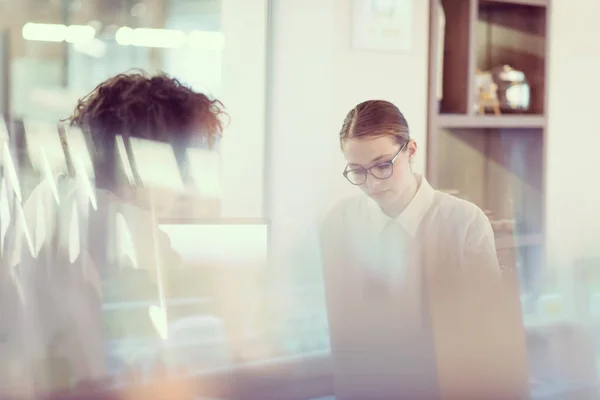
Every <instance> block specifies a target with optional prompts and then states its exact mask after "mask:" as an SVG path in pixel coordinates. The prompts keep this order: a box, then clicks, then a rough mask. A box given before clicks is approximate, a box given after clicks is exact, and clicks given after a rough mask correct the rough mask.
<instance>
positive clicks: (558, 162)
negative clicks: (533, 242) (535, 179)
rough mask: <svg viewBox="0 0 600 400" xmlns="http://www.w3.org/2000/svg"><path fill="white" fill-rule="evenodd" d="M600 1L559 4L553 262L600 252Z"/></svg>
mask: <svg viewBox="0 0 600 400" xmlns="http://www.w3.org/2000/svg"><path fill="white" fill-rule="evenodd" d="M598 15H600V2H599V1H598V0H574V1H570V2H566V1H559V0H556V1H554V2H553V8H552V17H551V24H552V25H551V29H552V33H551V42H550V43H551V45H550V81H549V96H550V97H549V103H550V104H549V110H548V112H549V126H548V134H549V140H548V148H547V157H548V163H547V176H548V181H547V194H548V202H547V224H548V227H547V228H548V230H547V232H548V260H549V262H550V265H554V266H557V267H559V269H561V270H562V272H568V269H569V267H570V265H571V264H572V262H573V261H574V260H576V259H577V258H580V257H590V256H596V257H598V256H600V247H599V244H600V161H598V154H599V149H600V124H599V122H598V113H599V111H598V107H599V105H600V102H599V101H598V94H599V93H600V80H599V79H598V71H600V44H598V40H597V39H598V37H600V24H598Z"/></svg>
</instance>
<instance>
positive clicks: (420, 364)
mask: <svg viewBox="0 0 600 400" xmlns="http://www.w3.org/2000/svg"><path fill="white" fill-rule="evenodd" d="M340 145H341V150H342V152H343V154H344V157H345V158H346V161H347V165H346V167H345V169H344V170H343V176H344V177H345V178H346V179H347V180H348V182H349V183H350V184H352V185H356V186H358V187H359V188H360V189H361V190H362V191H363V192H364V195H360V196H358V197H355V198H350V199H348V200H345V201H343V202H342V203H340V204H338V206H336V207H335V208H334V209H333V210H332V211H331V212H330V214H329V215H328V217H327V219H326V221H325V224H324V226H323V229H322V242H321V245H322V254H323V259H324V276H325V288H326V295H327V308H328V317H329V329H330V337H331V346H332V353H333V361H334V370H335V380H336V395H337V399H338V400H347V399H366V398H369V399H412V400H416V399H428V400H429V399H436V398H437V399H457V400H458V399H483V398H486V399H522V398H525V397H526V393H527V372H526V363H525V351H524V334H523V329H522V326H521V323H520V318H515V317H514V316H515V315H517V313H514V312H512V311H511V307H510V305H511V304H514V302H511V299H509V295H508V293H507V292H506V291H505V290H504V287H503V281H502V277H501V274H500V268H499V265H498V259H497V256H496V250H495V243H494V234H493V231H492V228H491V225H490V222H489V221H488V218H487V217H486V215H485V214H484V213H483V211H482V210H481V209H479V208H478V207H477V206H475V205H474V204H471V203H469V202H467V201H465V200H461V199H458V198H456V197H453V196H451V195H448V194H445V193H442V192H440V191H438V190H435V189H434V188H432V187H431V185H430V184H429V183H428V182H427V180H426V179H425V178H424V177H423V176H421V175H418V174H416V173H414V172H413V171H412V168H411V160H412V158H413V157H414V156H415V155H416V153H417V144H416V143H415V141H414V140H411V138H410V135H409V128H408V123H407V121H406V119H405V118H404V116H403V114H402V113H401V112H400V110H398V108H397V107H396V106H394V105H393V104H391V103H389V102H386V101H366V102H364V103H361V104H359V105H357V106H356V107H354V108H353V109H352V110H351V111H350V112H349V113H348V115H347V117H346V119H345V120H344V123H343V125H342V129H341V132H340Z"/></svg>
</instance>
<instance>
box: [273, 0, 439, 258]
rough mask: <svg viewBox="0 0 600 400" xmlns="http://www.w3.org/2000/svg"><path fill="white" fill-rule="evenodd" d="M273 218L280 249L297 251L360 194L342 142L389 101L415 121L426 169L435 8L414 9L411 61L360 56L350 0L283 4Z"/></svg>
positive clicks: (277, 0)
mask: <svg viewBox="0 0 600 400" xmlns="http://www.w3.org/2000/svg"><path fill="white" fill-rule="evenodd" d="M272 3H273V8H272V12H273V17H272V19H273V28H272V33H271V35H272V37H273V46H272V49H273V55H272V61H273V66H272V71H271V73H272V75H271V81H270V86H271V88H272V89H271V90H272V91H271V95H272V96H273V97H272V102H273V104H272V108H271V112H270V114H269V116H268V118H269V119H270V121H269V122H270V127H271V136H270V138H269V154H268V157H269V160H268V164H267V165H269V166H270V171H269V177H268V185H269V186H268V194H267V195H268V196H269V204H270V207H269V210H268V215H269V216H270V217H271V218H272V221H273V229H274V232H276V234H275V237H276V238H275V240H276V243H274V245H275V246H274V247H276V248H277V247H279V246H281V247H282V248H285V247H286V245H292V246H293V245H294V242H295V241H296V240H297V237H298V235H301V234H302V232H303V231H304V230H306V229H307V227H308V225H310V224H311V223H312V222H314V220H315V219H316V218H318V217H319V216H320V215H321V214H322V213H323V212H324V211H326V210H327V209H328V208H330V207H331V206H332V205H333V204H334V203H335V201H336V200H338V199H340V198H342V197H345V196H347V195H349V194H352V193H354V191H355V190H356V189H354V188H353V187H352V186H351V185H350V184H348V183H347V182H346V181H345V180H344V178H343V177H342V175H341V172H342V170H343V168H344V161H343V158H342V155H341V153H340V151H339V142H338V132H339V129H340V127H341V124H342V121H343V119H344V117H345V115H346V113H347V112H348V111H349V110H350V109H351V108H352V107H354V105H356V104H357V103H359V102H361V101H364V100H368V99H375V98H378V99H385V100H390V101H392V102H394V103H395V104H397V105H398V106H399V107H400V109H401V110H402V111H403V112H404V113H405V115H406V117H407V119H408V122H409V125H410V127H411V132H412V135H413V137H414V138H415V139H416V140H417V141H418V143H419V145H420V152H421V155H420V156H419V157H418V159H417V160H416V163H415V169H416V170H418V171H423V170H424V166H425V158H424V154H425V151H426V149H425V145H426V143H425V138H426V131H425V129H426V113H427V108H426V107H427V104H426V98H427V90H426V87H427V51H428V50H427V37H428V20H429V17H428V12H429V11H428V2H426V1H414V4H415V6H414V7H415V10H414V18H415V19H414V30H415V31H414V43H413V48H412V51H410V52H408V53H406V54H384V53H368V52H363V51H353V50H352V49H351V41H350V26H351V25H350V22H351V3H352V1H350V0H303V1H296V0H273V1H272Z"/></svg>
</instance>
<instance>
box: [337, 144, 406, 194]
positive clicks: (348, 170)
mask: <svg viewBox="0 0 600 400" xmlns="http://www.w3.org/2000/svg"><path fill="white" fill-rule="evenodd" d="M407 145H408V142H405V143H404V144H403V145H402V146H401V147H400V150H398V152H397V153H396V154H395V155H394V157H392V159H391V160H388V161H381V162H378V163H375V164H373V165H371V166H370V167H368V168H365V167H358V168H354V169H348V165H346V168H344V172H342V175H343V176H344V178H346V180H347V181H348V182H350V183H351V184H352V185H354V186H360V185H364V184H365V182H367V179H368V178H369V175H371V176H372V177H373V178H375V179H377V180H381V181H382V180H386V179H390V178H391V177H392V176H393V175H394V163H395V162H396V159H397V158H398V156H399V155H400V153H402V151H403V150H404V149H405V148H406V146H407ZM384 164H389V166H390V167H391V170H392V173H391V174H390V176H388V177H386V178H379V177H377V176H375V175H374V174H373V173H372V172H371V170H372V169H373V168H376V167H380V166H382V165H384ZM357 170H364V171H365V179H364V181H362V182H361V183H354V182H352V181H351V180H350V179H349V178H348V173H350V172H352V171H357Z"/></svg>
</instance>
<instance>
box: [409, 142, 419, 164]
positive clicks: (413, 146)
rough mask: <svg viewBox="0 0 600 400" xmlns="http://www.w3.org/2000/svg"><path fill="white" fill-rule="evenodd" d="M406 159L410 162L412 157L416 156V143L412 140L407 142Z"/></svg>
mask: <svg viewBox="0 0 600 400" xmlns="http://www.w3.org/2000/svg"><path fill="white" fill-rule="evenodd" d="M407 147H408V159H409V160H412V159H413V157H414V156H415V155H416V154H417V142H415V141H414V140H410V141H409V142H408V145H407Z"/></svg>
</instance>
